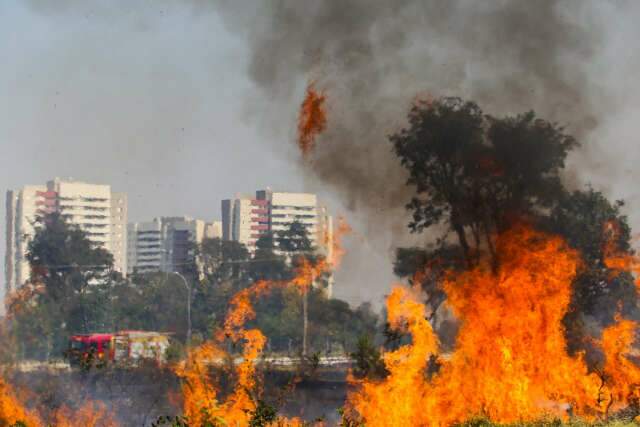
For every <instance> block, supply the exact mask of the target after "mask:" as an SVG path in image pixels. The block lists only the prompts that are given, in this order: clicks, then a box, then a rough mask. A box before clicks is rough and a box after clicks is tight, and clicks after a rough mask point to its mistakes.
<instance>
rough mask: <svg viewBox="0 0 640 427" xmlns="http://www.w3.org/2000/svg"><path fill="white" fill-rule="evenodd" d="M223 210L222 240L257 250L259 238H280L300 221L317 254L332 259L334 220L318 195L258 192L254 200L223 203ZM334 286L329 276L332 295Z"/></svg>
mask: <svg viewBox="0 0 640 427" xmlns="http://www.w3.org/2000/svg"><path fill="white" fill-rule="evenodd" d="M221 208H222V236H223V239H226V240H235V241H238V242H240V243H242V244H244V245H245V246H246V247H247V249H248V250H249V251H250V252H254V251H255V249H256V242H257V241H258V239H259V238H260V237H262V236H264V235H266V234H269V233H272V234H275V235H277V234H278V233H281V232H283V231H285V230H287V229H289V227H291V224H293V223H294V222H299V223H300V224H302V225H303V226H304V227H305V228H306V230H307V232H308V235H309V239H310V240H311V243H312V244H313V245H314V246H315V247H316V248H317V250H318V252H320V253H321V254H324V255H325V256H327V257H328V258H331V257H332V252H333V221H332V218H331V216H330V215H329V213H328V211H327V209H326V207H325V206H323V205H322V204H320V203H319V202H318V198H317V196H316V195H315V194H310V193H289V192H276V191H271V190H270V189H266V190H258V191H256V194H255V197H252V196H246V195H236V197H235V198H234V199H226V200H223V201H222V203H221ZM332 286H333V278H332V277H330V278H329V288H328V289H327V294H328V295H329V296H331V293H332Z"/></svg>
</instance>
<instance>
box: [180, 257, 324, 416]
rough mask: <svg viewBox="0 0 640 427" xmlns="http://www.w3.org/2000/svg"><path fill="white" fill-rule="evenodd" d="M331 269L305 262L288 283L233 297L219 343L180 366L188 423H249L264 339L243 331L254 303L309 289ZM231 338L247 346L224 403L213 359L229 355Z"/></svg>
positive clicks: (205, 346)
mask: <svg viewBox="0 0 640 427" xmlns="http://www.w3.org/2000/svg"><path fill="white" fill-rule="evenodd" d="M326 268H327V263H326V262H324V261H320V262H317V263H315V264H312V263H310V262H308V261H307V260H303V262H302V263H301V265H300V266H299V267H298V268H297V270H296V275H295V277H294V278H293V279H292V280H291V281H290V282H281V281H266V280H262V281H258V282H256V283H254V284H253V285H252V286H250V287H248V288H246V289H243V290H241V291H239V292H238V293H236V294H235V295H234V296H233V298H232V299H231V301H230V303H229V305H230V308H229V311H228V313H227V316H226V318H225V322H224V327H223V328H222V330H220V331H218V333H217V334H216V337H215V338H216V341H215V342H207V343H205V344H203V345H201V346H200V347H198V348H196V349H194V350H193V351H191V352H190V354H189V355H188V358H187V361H186V362H185V363H183V364H181V365H180V366H178V367H177V369H176V373H177V374H178V376H180V377H181V378H183V380H184V386H183V398H184V405H183V411H184V415H185V416H186V417H187V419H188V420H189V422H190V423H193V424H194V425H203V424H204V423H205V422H206V421H209V422H211V421H215V420H219V421H220V420H224V423H226V424H228V425H238V426H244V425H248V423H249V421H250V419H249V417H250V414H251V412H253V411H254V410H255V409H256V402H255V399H254V398H253V397H252V396H251V392H252V391H253V390H255V388H256V366H255V362H256V360H257V359H258V358H259V357H260V355H261V353H262V350H263V348H264V345H265V343H266V337H265V336H264V335H263V334H262V332H261V331H260V330H258V329H245V328H244V325H245V324H246V322H247V321H249V320H252V319H254V318H255V315H256V313H255V310H254V309H253V305H252V300H253V299H255V298H258V297H260V296H262V295H265V294H267V293H268V292H270V291H271V290H272V289H274V288H275V287H285V286H293V287H295V288H296V289H299V290H300V291H301V292H303V291H305V290H306V289H308V287H309V286H311V285H312V284H313V283H314V282H315V280H316V279H317V278H318V277H319V276H320V275H321V274H322V273H323V272H324V270H325V269H326ZM226 338H228V339H230V340H231V341H232V342H234V343H242V344H243V352H242V362H241V363H240V364H238V365H237V366H236V367H235V374H236V377H237V380H236V384H235V387H234V390H233V392H231V394H230V395H229V396H227V397H226V399H224V400H221V399H219V397H218V387H217V386H216V384H215V381H213V380H211V378H210V377H209V375H208V371H209V367H210V365H211V363H212V362H214V361H215V360H220V359H221V358H223V357H225V356H227V354H226V353H225V352H224V351H223V350H221V348H220V346H221V344H222V343H223V342H224V340H225V339H226ZM279 423H280V425H288V426H296V425H301V422H300V420H298V419H295V418H294V419H280V420H279Z"/></svg>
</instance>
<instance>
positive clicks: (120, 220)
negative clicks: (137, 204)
mask: <svg viewBox="0 0 640 427" xmlns="http://www.w3.org/2000/svg"><path fill="white" fill-rule="evenodd" d="M128 209H129V207H128V203H127V195H126V193H111V253H112V254H113V263H114V265H116V266H118V270H119V271H120V272H122V273H126V272H127V217H128Z"/></svg>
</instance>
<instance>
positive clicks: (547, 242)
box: [348, 226, 640, 426]
mask: <svg viewBox="0 0 640 427" xmlns="http://www.w3.org/2000/svg"><path fill="white" fill-rule="evenodd" d="M497 250H498V254H500V261H501V263H500V267H499V270H498V272H497V274H494V273H492V269H491V266H490V265H488V263H487V264H484V265H480V266H478V267H476V268H474V269H472V270H470V271H467V272H463V273H461V274H457V275H454V274H453V273H452V274H450V275H449V277H448V278H447V279H446V280H445V283H443V285H442V286H443V289H444V290H445V291H446V293H447V295H448V304H449V306H450V307H451V309H452V310H453V311H454V313H455V314H456V316H457V317H458V319H459V321H460V323H461V325H460V330H459V332H458V336H457V341H456V347H455V350H454V352H453V353H452V354H451V356H450V357H448V358H446V360H442V363H441V368H440V370H439V371H438V373H436V374H434V375H433V377H432V378H431V379H427V378H426V377H425V370H426V369H427V364H428V359H429V356H430V355H437V354H438V349H437V341H436V339H435V338H434V336H433V331H432V330H431V326H430V324H429V323H428V322H427V321H426V320H424V316H425V309H424V307H423V306H422V304H420V303H419V302H418V301H417V299H416V298H415V296H413V294H411V293H409V292H408V291H407V290H405V289H404V288H401V287H399V288H396V289H394V291H393V292H392V293H391V295H390V296H389V298H388V300H387V309H388V312H389V320H390V322H391V324H392V326H394V327H396V328H398V327H401V326H403V323H402V322H399V320H398V319H403V321H404V322H406V328H407V331H408V332H409V333H410V334H411V337H412V343H411V344H409V345H406V346H403V347H401V348H400V349H398V350H396V351H394V352H390V353H387V354H386V355H385V357H384V362H385V365H386V367H387V369H388V371H389V372H390V375H389V376H388V377H387V378H386V379H384V380H382V381H369V380H364V381H362V382H360V383H358V385H359V387H358V389H357V390H356V391H355V392H352V393H350V395H349V397H348V409H349V410H350V412H351V413H352V414H355V415H356V416H359V417H360V418H361V419H362V420H363V421H364V422H365V423H366V425H367V426H399V425H425V426H427V425H433V426H444V425H451V424H453V423H456V422H462V421H464V420H467V419H469V418H471V417H474V416H487V417H489V418H490V419H491V420H493V421H496V422H501V423H515V422H522V421H532V420H535V419H540V418H543V417H545V416H553V417H561V418H567V417H568V413H569V409H571V411H572V412H573V413H574V414H576V415H580V416H582V417H585V418H587V419H592V418H594V417H597V416H603V415H604V414H605V413H606V411H607V410H608V408H609V406H610V403H611V402H610V401H609V402H608V401H606V400H604V399H602V395H603V384H602V381H601V378H600V377H599V375H597V374H596V373H590V372H588V370H587V367H586V364H585V362H584V360H583V358H582V356H581V355H578V356H576V357H572V356H569V355H568V354H567V351H566V342H565V337H564V329H563V326H562V319H563V317H564V315H565V314H566V312H567V309H568V306H569V302H570V297H571V282H572V279H573V277H574V275H575V273H576V268H577V266H578V264H579V262H580V260H579V256H578V254H577V252H575V251H574V250H571V249H570V248H568V246H567V245H566V244H565V243H564V241H563V240H562V239H560V238H558V237H553V236H549V235H545V234H542V233H539V232H536V231H533V230H531V229H529V228H527V227H524V226H519V227H516V228H514V229H512V230H510V231H508V232H506V233H503V234H502V235H500V236H498V239H497ZM633 329H634V325H633V322H628V321H624V322H622V321H620V322H619V323H618V324H617V325H615V326H614V327H612V328H610V329H608V330H606V331H605V333H604V335H603V349H604V352H605V356H606V358H607V362H606V368H605V371H606V375H607V376H609V377H610V378H611V379H610V380H609V381H607V382H606V385H605V386H604V388H605V389H606V393H608V394H609V395H610V396H611V399H616V400H618V401H619V402H620V403H626V402H628V401H629V399H630V397H629V396H630V395H631V394H632V393H635V392H636V388H634V387H637V385H638V384H639V381H640V378H638V370H637V368H636V367H635V365H633V364H631V363H630V362H628V360H627V359H625V358H623V357H622V356H621V355H622V353H623V352H624V349H627V348H628V345H629V343H630V333H631V332H632V331H633ZM389 408H393V410H392V411H391V410H389ZM396 414H397V415H396Z"/></svg>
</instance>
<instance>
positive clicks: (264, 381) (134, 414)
mask: <svg viewBox="0 0 640 427" xmlns="http://www.w3.org/2000/svg"><path fill="white" fill-rule="evenodd" d="M260 374H261V375H259V378H261V380H260V388H261V389H262V390H263V392H262V395H261V396H257V395H256V396H255V398H256V399H257V398H260V399H262V400H264V401H265V402H266V403H268V404H269V405H271V406H272V407H274V408H276V409H277V410H278V413H279V414H281V415H286V416H298V417H301V418H302V419H305V420H308V421H313V420H317V419H323V420H325V421H326V422H327V424H329V425H333V424H337V423H338V422H339V420H340V416H339V413H338V409H340V408H341V407H342V406H343V404H344V401H345V399H346V394H347V382H346V370H345V369H317V370H314V372H313V373H309V372H306V373H305V372H302V371H300V370H282V369H274V368H268V369H262V371H261V372H260ZM212 375H213V376H214V377H215V378H217V380H218V384H219V386H220V396H221V397H222V398H223V397H224V396H225V395H226V394H228V393H230V392H231V390H232V387H233V378H232V377H230V376H229V375H227V374H226V373H225V370H224V369H221V368H215V369H212ZM7 379H8V380H9V382H10V383H11V384H12V385H13V386H14V387H15V388H16V389H17V390H18V391H19V393H20V395H21V396H24V398H23V401H24V402H26V403H27V406H28V407H29V408H31V409H37V410H38V411H39V412H40V414H42V416H43V417H44V421H45V422H50V421H52V418H51V417H52V414H53V413H54V412H55V411H56V410H57V409H59V408H61V407H63V406H67V407H70V408H72V409H75V408H78V407H80V406H82V404H84V403H85V402H87V401H89V400H91V401H97V402H101V403H102V404H104V405H105V406H106V408H107V410H108V411H109V412H110V413H111V414H113V415H114V416H115V418H116V419H117V420H118V421H119V422H120V424H121V425H126V426H149V425H151V424H152V423H153V422H154V421H156V420H157V419H159V418H160V417H164V416H175V415H179V414H180V413H181V407H182V399H181V392H180V388H181V384H182V383H181V380H180V378H178V377H177V376H176V375H175V373H174V372H173V371H172V370H171V369H169V368H158V367H155V366H150V367H142V368H140V367H138V368H112V367H107V368H91V369H80V368H76V369H71V370H62V371H60V370H58V371H53V370H38V371H32V372H17V371H15V372H12V373H9V374H8V376H7Z"/></svg>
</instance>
